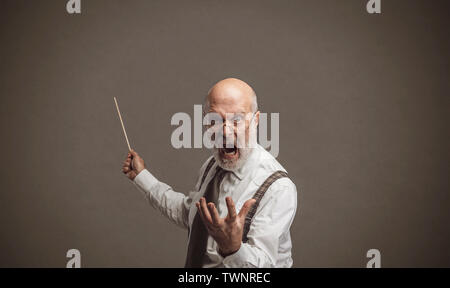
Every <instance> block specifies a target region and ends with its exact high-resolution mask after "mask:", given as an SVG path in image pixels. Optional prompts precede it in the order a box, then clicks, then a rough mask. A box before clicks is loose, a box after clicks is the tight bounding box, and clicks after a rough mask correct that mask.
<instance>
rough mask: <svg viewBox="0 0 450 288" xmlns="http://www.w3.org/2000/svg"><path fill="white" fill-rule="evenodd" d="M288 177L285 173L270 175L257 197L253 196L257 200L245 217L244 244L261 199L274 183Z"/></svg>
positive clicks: (257, 192) (256, 194)
mask: <svg viewBox="0 0 450 288" xmlns="http://www.w3.org/2000/svg"><path fill="white" fill-rule="evenodd" d="M283 177H288V176H287V173H286V172H284V171H276V172H274V173H273V174H272V175H270V176H269V177H268V178H267V179H266V181H264V183H263V184H262V185H261V186H260V187H259V188H258V190H257V191H256V193H255V195H253V199H256V202H255V204H253V206H252V208H250V211H248V214H247V216H246V217H245V224H244V233H243V234H242V242H244V243H246V242H247V241H248V238H247V234H248V231H249V230H250V225H251V224H252V220H253V217H254V216H255V214H256V210H257V209H258V205H259V202H261V199H262V198H263V197H264V194H265V193H266V191H267V190H268V189H269V187H270V185H272V183H273V182H275V181H277V180H278V179H280V178H283Z"/></svg>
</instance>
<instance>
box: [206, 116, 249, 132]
mask: <svg viewBox="0 0 450 288" xmlns="http://www.w3.org/2000/svg"><path fill="white" fill-rule="evenodd" d="M255 114H256V113H255V112H253V113H251V117H249V115H250V113H236V114H232V113H227V114H226V118H225V119H223V118H222V117H221V116H220V115H219V114H218V113H215V112H210V113H208V114H206V115H205V120H204V122H203V123H205V122H206V123H209V124H205V126H206V127H207V128H208V129H209V128H214V129H218V128H221V127H222V128H223V126H224V125H225V126H227V127H233V128H235V129H237V128H238V127H240V126H241V125H243V124H245V122H246V120H247V119H248V118H250V119H249V122H250V123H251V121H253V117H255ZM213 123H214V124H213Z"/></svg>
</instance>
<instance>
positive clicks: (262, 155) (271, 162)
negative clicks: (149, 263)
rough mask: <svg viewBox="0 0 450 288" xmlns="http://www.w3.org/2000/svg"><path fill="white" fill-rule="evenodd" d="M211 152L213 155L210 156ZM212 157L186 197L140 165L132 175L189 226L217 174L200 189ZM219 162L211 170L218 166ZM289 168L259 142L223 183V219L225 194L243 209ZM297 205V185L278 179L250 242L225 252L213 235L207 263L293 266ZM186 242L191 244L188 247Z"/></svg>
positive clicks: (255, 220) (162, 208)
mask: <svg viewBox="0 0 450 288" xmlns="http://www.w3.org/2000/svg"><path fill="white" fill-rule="evenodd" d="M211 157H212V156H211ZM211 157H210V158H209V159H208V160H207V161H205V163H204V164H203V165H202V167H201V169H200V171H199V175H198V180H197V184H196V186H195V189H194V191H193V192H190V193H188V195H187V196H186V195H185V194H183V193H179V192H175V191H174V190H173V189H172V188H171V187H170V186H169V185H167V184H165V183H163V182H160V181H159V180H157V179H156V178H155V177H154V176H153V175H152V174H151V173H150V172H149V171H148V170H146V169H144V170H142V171H141V172H140V173H139V174H138V175H137V176H136V178H135V179H134V183H135V184H136V185H137V187H138V188H139V190H140V191H142V193H143V194H144V196H145V198H146V199H147V200H148V202H149V203H150V204H151V205H152V206H153V207H154V208H155V209H157V210H159V211H160V212H161V213H162V214H163V215H164V216H166V217H167V218H169V220H171V221H172V222H174V223H175V224H177V225H179V226H181V227H183V228H186V229H187V228H188V227H191V225H192V222H193V221H194V217H195V213H197V207H196V206H195V203H196V202H198V201H199V199H200V197H202V196H203V194H204V193H205V189H206V187H207V186H208V185H207V184H208V182H209V181H210V180H211V178H212V177H213V176H214V175H213V174H214V173H209V175H208V176H207V177H206V178H205V181H204V183H203V185H202V187H201V190H200V191H198V188H199V186H200V181H201V178H202V176H203V173H204V171H205V169H206V166H207V164H208V162H209V160H210V159H211ZM217 165H218V164H217V161H216V163H215V164H214V165H213V166H212V167H211V170H210V171H214V169H215V168H216V166H217ZM277 170H281V171H286V170H285V169H284V168H283V167H282V166H281V165H280V163H278V161H277V160H276V159H275V158H274V157H273V156H272V155H271V154H270V153H269V152H267V151H266V150H265V149H264V148H263V147H262V146H260V145H257V147H256V148H255V149H253V151H252V152H251V154H250V156H249V158H248V159H247V161H246V162H245V164H244V165H243V167H241V168H240V169H239V170H237V171H235V172H231V173H227V175H226V176H225V177H224V179H223V180H222V182H221V185H220V193H219V199H218V203H217V205H216V207H217V210H218V212H219V215H220V217H221V218H224V217H226V215H227V213H228V210H227V205H226V202H225V197H227V196H231V198H232V199H233V201H234V202H235V206H236V212H237V213H239V211H240V209H241V207H242V206H243V204H244V202H245V201H247V200H248V199H250V198H252V197H253V195H254V194H255V192H256V190H258V188H259V187H260V186H261V184H262V183H263V182H264V181H265V180H266V179H267V177H269V176H270V175H271V174H272V173H273V172H275V171H277ZM296 210H297V189H296V187H295V184H294V183H293V182H292V181H291V180H290V179H289V178H286V177H284V178H280V179H278V180H277V181H275V182H274V183H273V184H272V185H271V186H270V187H269V189H268V190H267V191H266V193H265V195H264V197H263V198H262V199H261V202H260V203H259V206H258V209H257V211H256V213H255V216H254V217H253V221H252V223H251V226H250V230H249V232H248V234H247V237H248V242H247V243H242V244H241V247H240V249H239V250H238V251H237V252H235V253H234V254H232V255H229V256H227V257H225V258H224V257H222V256H221V255H220V254H219V253H218V250H219V249H218V247H217V243H216V242H215V241H214V239H213V238H212V237H211V236H209V237H208V242H207V249H206V253H205V258H204V265H203V267H205V268H206V267H232V268H237V267H291V266H292V257H291V249H292V243H291V236H290V233H289V228H290V226H291V224H292V221H293V220H294V216H295V212H296ZM186 247H187V246H186Z"/></svg>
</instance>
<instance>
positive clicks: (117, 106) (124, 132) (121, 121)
mask: <svg viewBox="0 0 450 288" xmlns="http://www.w3.org/2000/svg"><path fill="white" fill-rule="evenodd" d="M114 102H115V103H116V108H117V114H119V119H120V123H121V124H122V129H123V134H124V135H125V139H126V140H127V144H128V150H129V151H131V147H130V142H128V137H127V131H125V126H124V125H123V120H122V115H120V110H119V104H117V100H116V97H114Z"/></svg>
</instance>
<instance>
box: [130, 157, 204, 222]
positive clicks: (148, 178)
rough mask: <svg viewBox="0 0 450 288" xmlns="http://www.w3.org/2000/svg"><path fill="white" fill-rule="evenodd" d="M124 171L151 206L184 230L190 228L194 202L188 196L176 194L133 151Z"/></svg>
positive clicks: (190, 195)
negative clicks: (190, 209)
mask: <svg viewBox="0 0 450 288" xmlns="http://www.w3.org/2000/svg"><path fill="white" fill-rule="evenodd" d="M122 171H123V173H124V174H126V175H127V177H128V178H129V179H130V180H132V181H133V183H134V184H135V185H136V186H137V187H138V189H139V190H140V191H141V192H142V193H143V195H144V197H145V198H146V199H147V200H148V202H149V203H150V205H152V206H153V207H154V208H155V209H157V210H158V211H160V212H161V214H163V215H164V216H166V217H167V218H168V219H169V220H170V221H172V222H173V223H175V224H177V225H178V226H180V227H182V228H186V229H187V227H188V213H189V208H190V205H191V202H192V198H191V197H192V195H193V194H194V193H196V192H195V191H193V192H191V193H190V194H189V195H188V196H186V195H184V194H183V193H180V192H176V191H174V190H173V189H172V187H170V186H169V185H167V184H165V183H163V182H161V181H159V180H158V179H156V178H155V177H154V176H153V175H152V174H151V173H150V172H149V171H148V170H147V169H146V168H145V164H144V160H143V159H142V158H141V157H140V156H139V155H138V154H137V153H136V152H135V151H133V150H131V151H130V152H129V153H128V155H127V159H126V160H125V162H124V165H123V168H122Z"/></svg>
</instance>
